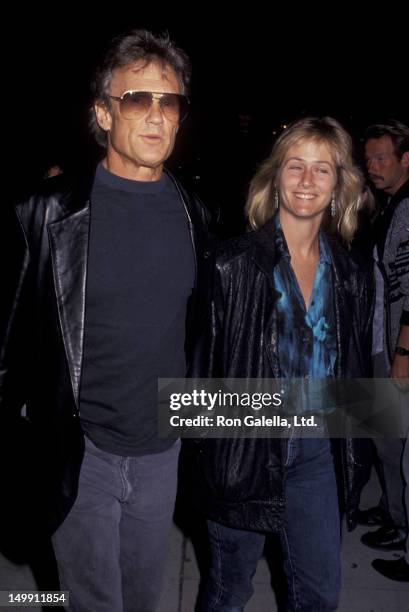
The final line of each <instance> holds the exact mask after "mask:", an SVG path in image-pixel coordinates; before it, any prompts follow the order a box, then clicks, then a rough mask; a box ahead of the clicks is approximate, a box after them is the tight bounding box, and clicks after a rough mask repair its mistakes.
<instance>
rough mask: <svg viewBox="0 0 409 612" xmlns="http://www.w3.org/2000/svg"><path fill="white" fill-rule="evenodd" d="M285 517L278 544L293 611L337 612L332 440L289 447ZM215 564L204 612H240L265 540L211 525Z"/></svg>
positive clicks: (337, 547) (336, 514)
mask: <svg viewBox="0 0 409 612" xmlns="http://www.w3.org/2000/svg"><path fill="white" fill-rule="evenodd" d="M286 465H287V470H288V471H287V478H286V492H285V495H286V513H285V520H284V524H283V528H282V531H281V533H280V540H281V544H282V548H283V556H284V572H285V575H286V577H287V586H288V608H287V610H291V611H297V612H298V611H302V612H320V611H321V612H328V611H330V610H336V609H337V604H338V597H339V590H340V524H339V510H338V499H337V487H336V480H335V472H334V466H333V460H332V455H331V450H330V442H329V440H328V439H292V440H291V441H290V442H289V445H288V454H287V460H286ZM208 530H209V538H210V545H211V554H212V562H211V569H210V575H209V580H208V584H207V586H206V589H205V593H204V597H203V601H202V607H201V610H202V611H203V612H210V611H217V612H240V611H241V610H244V606H245V604H246V603H247V602H248V600H249V599H250V597H251V595H252V593H253V587H252V578H253V576H254V574H255V571H256V567H257V562H258V560H259V558H260V557H261V555H262V553H263V548H264V542H265V537H266V534H262V533H257V532H251V531H242V530H239V529H231V528H229V527H226V526H224V525H220V524H219V523H215V522H213V521H208Z"/></svg>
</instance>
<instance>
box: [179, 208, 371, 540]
mask: <svg viewBox="0 0 409 612" xmlns="http://www.w3.org/2000/svg"><path fill="white" fill-rule="evenodd" d="M273 231H274V221H273V220H270V221H269V222H268V223H267V224H266V225H265V226H264V227H263V228H262V229H261V230H260V231H257V232H252V233H249V234H247V235H245V236H243V237H241V238H238V239H234V240H233V241H229V242H227V243H226V244H225V245H222V246H221V247H220V248H219V249H218V251H217V253H216V261H215V266H214V278H213V289H212V291H211V292H209V293H211V295H212V298H211V304H210V305H209V312H210V315H209V321H208V324H207V329H206V332H205V333H204V334H203V336H202V339H201V340H200V342H199V344H198V346H197V348H196V351H195V357H194V361H193V365H192V368H191V370H190V373H189V375H190V376H191V377H194V378H196V377H197V378H208V377H215V378H223V377H225V378H277V377H280V363H279V354H278V351H277V348H278V347H277V313H276V308H275V303H276V291H275V288H274V278H273V268H274V265H275V263H276V261H277V253H276V252H275V245H274V239H273V237H272V232H273ZM328 243H329V247H330V251H331V258H332V262H333V272H334V276H333V278H334V304H335V315H336V326H337V344H338V346H337V350H338V359H337V366H336V377H337V378H359V377H369V376H370V368H371V365H370V356H371V348H370V340H371V339H370V331H371V318H372V309H373V285H372V277H371V275H369V274H368V273H367V272H366V271H365V270H364V269H363V268H362V265H361V264H359V263H358V262H357V261H355V260H354V258H353V257H352V256H351V255H350V254H349V253H347V251H346V250H345V249H344V248H343V247H342V246H341V245H340V244H339V242H338V241H336V240H335V239H334V238H331V237H328ZM287 444H288V442H287V440H285V439H266V438H259V439H255V438H249V439H208V440H201V441H195V442H192V441H185V445H184V446H185V448H184V454H185V461H184V466H185V472H187V480H188V482H189V487H190V488H193V489H194V496H195V498H196V501H197V502H199V505H200V507H201V508H202V510H204V511H205V513H206V514H207V516H208V517H210V518H212V519H213V520H215V521H218V522H220V523H225V524H227V525H229V526H231V527H236V528H242V529H254V530H258V531H271V530H273V531H275V530H277V529H278V528H279V525H280V521H281V513H282V510H283V508H284V504H285V499H284V494H283V492H284V486H283V485H284V478H285V469H284V467H283V464H284V460H283V458H284V457H285V456H286V454H287ZM334 445H335V446H338V447H339V448H338V450H339V451H340V452H337V453H336V454H337V455H338V458H339V463H340V466H339V467H340V472H341V474H342V476H341V478H340V483H339V485H340V493H341V494H342V497H343V498H345V502H346V514H347V519H348V526H349V528H350V529H351V528H353V527H354V526H355V518H354V513H355V510H356V507H357V504H358V502H359V494H360V491H361V488H362V484H363V479H365V478H366V476H365V473H363V472H361V467H362V466H361V459H360V452H361V451H362V452H363V451H364V448H363V446H365V442H363V443H361V441H360V440H352V439H343V440H337V441H334Z"/></svg>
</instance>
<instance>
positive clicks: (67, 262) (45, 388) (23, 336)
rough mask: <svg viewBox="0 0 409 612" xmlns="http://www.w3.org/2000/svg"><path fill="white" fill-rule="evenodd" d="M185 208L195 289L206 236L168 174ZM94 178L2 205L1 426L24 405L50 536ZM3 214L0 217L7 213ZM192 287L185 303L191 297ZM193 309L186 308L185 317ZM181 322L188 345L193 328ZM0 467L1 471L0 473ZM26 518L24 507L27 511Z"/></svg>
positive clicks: (72, 449) (72, 381) (74, 452)
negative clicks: (8, 206) (7, 208)
mask: <svg viewBox="0 0 409 612" xmlns="http://www.w3.org/2000/svg"><path fill="white" fill-rule="evenodd" d="M171 178H172V179H173V180H174V182H175V185H176V188H177V190H178V192H179V195H180V198H181V200H182V202H183V204H184V206H185V210H186V215H187V219H188V224H189V228H190V234H191V239H192V245H193V249H194V254H195V262H196V286H197V281H198V278H199V276H200V270H201V267H202V266H201V259H202V254H203V252H204V246H205V242H206V240H207V233H206V227H207V223H208V221H209V217H208V213H207V211H206V210H205V209H204V207H203V206H202V204H201V203H200V202H199V201H198V200H197V199H196V198H195V197H194V196H192V195H191V194H190V193H188V192H187V191H186V190H185V189H184V188H183V187H182V185H181V184H180V183H179V182H178V181H177V180H176V179H174V178H173V177H171ZM92 182H93V176H92V177H90V178H89V179H88V180H86V181H81V182H77V183H76V184H75V185H72V184H69V185H68V184H66V183H67V180H66V179H65V178H64V177H57V178H54V179H48V180H47V181H45V182H44V185H43V186H42V188H41V190H40V192H38V193H37V194H36V195H33V196H32V197H30V198H28V199H27V200H26V201H25V202H23V203H22V204H19V205H18V206H17V207H16V212H17V216H16V215H15V211H14V210H12V209H10V211H9V213H10V214H9V218H8V219H7V220H6V221H3V224H2V229H3V230H6V231H5V234H6V236H5V238H4V240H6V241H7V244H8V247H7V248H8V252H7V255H8V256H7V261H6V262H4V261H3V264H4V263H5V264H6V265H5V271H4V275H2V276H3V281H2V282H3V289H4V292H3V299H2V311H1V319H0V342H1V344H0V346H1V352H0V425H1V426H2V427H1V431H2V434H3V435H6V436H7V431H8V427H10V431H11V424H12V423H13V422H15V420H16V419H17V418H18V415H19V414H20V412H21V408H22V406H23V405H24V404H26V406H27V414H28V416H29V420H30V427H31V429H32V434H31V437H32V438H34V439H35V445H34V446H35V451H33V452H32V456H31V457H30V461H32V462H34V463H35V464H36V469H35V470H33V473H35V474H36V477H37V475H38V474H41V478H39V481H38V500H36V501H35V500H31V501H30V502H29V503H30V507H31V508H33V507H34V505H35V504H36V503H38V504H41V507H42V508H43V511H42V516H43V519H44V523H45V525H46V526H47V528H48V529H49V530H50V531H51V532H52V531H54V530H55V529H56V528H57V527H58V525H59V524H60V523H61V522H62V521H63V519H64V518H65V516H66V515H67V513H68V511H69V510H70V508H71V506H72V504H73V502H74V500H75V497H76V494H77V486H78V475H79V470H80V466H81V461H82V457H83V449H84V438H83V434H82V430H81V426H80V420H79V418H78V399H79V398H78V396H79V388H80V378H81V366H82V355H83V340H84V316H85V292H86V285H87V255H88V235H89V218H90V200H89V198H90V192H91V188H92ZM6 212H8V211H6ZM197 297H198V296H197V290H196V289H195V290H194V292H193V295H192V298H191V302H195V301H197ZM194 311H195V308H194V307H193V305H192V304H191V307H190V308H189V309H188V312H189V313H192V312H194ZM188 317H189V322H188V323H189V325H188V328H189V332H190V333H189V338H188V341H189V342H188V343H190V344H191V343H193V342H194V340H195V338H194V334H195V331H196V329H197V324H196V323H195V321H194V320H193V318H192V317H193V315H192V314H190V315H188ZM2 469H4V466H3V467H2ZM28 512H29V509H28Z"/></svg>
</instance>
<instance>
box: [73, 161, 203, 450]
mask: <svg viewBox="0 0 409 612" xmlns="http://www.w3.org/2000/svg"><path fill="white" fill-rule="evenodd" d="M194 270H195V269H194V256H193V248H192V243H191V239H190V235H189V228H188V220H187V215H186V212H185V209H184V205H183V202H182V201H181V199H180V197H179V194H178V192H177V190H176V187H175V186H174V184H173V182H172V180H171V179H170V178H169V177H168V176H167V175H166V174H163V175H162V177H161V179H160V180H159V181H156V182H139V181H132V180H128V179H123V178H121V177H118V176H116V175H113V174H111V173H110V172H108V171H107V170H106V169H105V168H104V167H103V166H102V165H100V166H99V167H98V169H97V173H96V177H95V182H94V187H93V191H92V195H91V224H90V243H89V257H88V272H87V295H86V307H85V336H84V359H83V368H82V378H81V393H80V416H81V422H82V426H83V429H84V431H85V433H86V434H87V435H88V436H89V437H90V438H91V440H92V441H93V442H94V444H95V445H96V446H99V447H100V448H102V449H103V450H106V451H107V452H111V453H114V454H117V455H123V456H136V455H145V454H152V453H157V452H161V451H163V450H165V449H166V448H168V447H169V446H171V444H172V443H173V441H171V440H161V439H159V438H158V431H157V378H158V377H166V378H173V377H183V376H184V375H185V355H184V340H185V318H186V304H187V299H188V297H189V295H190V293H191V291H192V287H193V284H194V274H195V271H194Z"/></svg>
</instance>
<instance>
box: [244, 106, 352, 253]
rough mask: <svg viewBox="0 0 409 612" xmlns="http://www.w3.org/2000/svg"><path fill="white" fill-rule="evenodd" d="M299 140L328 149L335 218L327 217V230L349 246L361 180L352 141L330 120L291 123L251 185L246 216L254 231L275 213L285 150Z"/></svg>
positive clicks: (307, 120) (341, 128) (304, 120)
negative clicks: (334, 172) (333, 176)
mask: <svg viewBox="0 0 409 612" xmlns="http://www.w3.org/2000/svg"><path fill="white" fill-rule="evenodd" d="M302 140H307V141H308V140H309V141H311V140H313V141H315V142H318V143H324V144H326V145H327V147H328V149H329V151H330V153H331V155H332V158H333V160H334V163H335V166H336V170H337V183H336V186H335V189H334V201H335V215H334V216H333V217H331V216H330V215H329V214H327V219H326V222H327V224H328V225H329V229H330V230H332V231H333V232H338V233H339V234H340V236H341V237H342V238H343V239H344V240H345V241H346V242H350V241H351V240H352V238H353V236H354V233H355V231H356V228H357V223H358V210H359V209H360V208H361V206H362V190H363V185H364V183H363V178H362V174H361V172H360V170H359V169H358V168H357V167H356V166H355V164H354V162H353V159H352V139H351V137H350V135H349V134H348V133H347V132H346V130H345V129H344V128H343V127H342V126H341V125H340V124H339V123H338V121H336V120H335V119H333V118H332V117H323V118H320V119H319V118H317V117H306V118H305V119H299V120H298V121H295V122H294V123H292V124H291V125H290V126H289V127H288V128H287V129H286V130H284V132H283V133H282V134H281V135H280V137H279V138H278V139H277V141H276V142H275V144H274V146H273V150H272V151H271V154H270V156H269V157H268V158H267V159H266V160H265V161H264V162H263V163H262V165H261V166H260V169H259V170H258V172H257V173H256V175H255V176H254V178H253V180H252V181H251V183H250V189H249V195H248V198H247V203H246V214H247V217H248V220H249V224H250V226H251V227H252V228H253V229H258V228H260V227H262V226H263V225H264V224H265V223H266V221H267V220H268V219H269V218H270V217H272V216H273V214H274V212H275V197H274V191H275V189H276V181H277V179H278V177H279V174H280V171H281V168H282V165H283V163H284V159H285V156H286V154H287V151H288V149H289V148H290V147H291V146H293V145H295V144H297V143H299V142H300V141H302Z"/></svg>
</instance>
